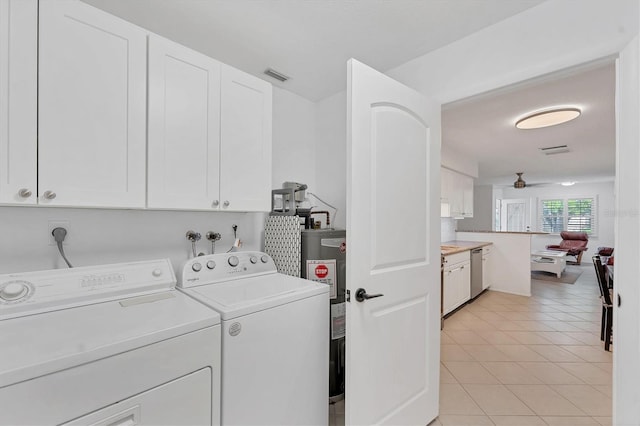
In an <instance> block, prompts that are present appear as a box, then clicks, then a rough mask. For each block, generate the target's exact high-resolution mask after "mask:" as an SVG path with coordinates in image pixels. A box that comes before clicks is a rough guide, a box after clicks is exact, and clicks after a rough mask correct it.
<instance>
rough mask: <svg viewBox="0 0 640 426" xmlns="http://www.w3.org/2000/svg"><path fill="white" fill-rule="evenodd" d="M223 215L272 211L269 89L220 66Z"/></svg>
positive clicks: (253, 79)
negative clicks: (224, 213) (226, 212)
mask: <svg viewBox="0 0 640 426" xmlns="http://www.w3.org/2000/svg"><path fill="white" fill-rule="evenodd" d="M221 92H222V93H221V96H222V98H221V100H222V103H221V119H220V127H221V130H220V135H221V138H220V201H221V206H220V207H221V210H223V211H225V210H231V211H269V210H270V209H271V121H272V118H271V117H272V87H271V84H269V83H267V82H266V81H263V80H260V79H258V78H256V77H254V76H252V75H250V74H247V73H244V72H242V71H239V70H237V69H235V68H232V67H229V66H227V65H222V80H221Z"/></svg>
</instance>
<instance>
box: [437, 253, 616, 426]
mask: <svg viewBox="0 0 640 426" xmlns="http://www.w3.org/2000/svg"><path fill="white" fill-rule="evenodd" d="M573 267H576V266H573ZM579 268H580V270H582V272H583V273H582V275H581V276H580V278H578V280H577V281H576V283H575V284H558V283H551V282H547V281H537V280H533V281H532V296H531V297H522V296H514V295H509V294H504V293H499V292H491V291H489V292H485V293H484V294H482V295H481V296H480V297H479V298H478V299H476V300H475V301H474V302H473V303H470V304H468V305H466V306H465V307H463V308H462V309H460V310H459V311H458V312H456V313H454V314H453V315H451V316H450V317H449V318H447V319H446V320H445V322H444V330H443V331H442V334H441V336H442V342H441V343H442V345H441V348H442V350H441V366H440V417H439V418H438V419H436V420H435V421H434V422H432V423H431V425H434V426H435V425H445V426H447V425H460V426H462V425H499V426H503V425H504V426H507V425H509V426H528V425H610V424H611V363H612V353H611V352H605V351H604V346H603V343H602V342H601V341H600V315H601V312H602V305H601V302H600V299H599V298H598V296H599V292H598V288H597V284H596V278H595V274H594V272H593V266H591V265H590V264H589V263H584V264H583V265H581V266H580V267H579Z"/></svg>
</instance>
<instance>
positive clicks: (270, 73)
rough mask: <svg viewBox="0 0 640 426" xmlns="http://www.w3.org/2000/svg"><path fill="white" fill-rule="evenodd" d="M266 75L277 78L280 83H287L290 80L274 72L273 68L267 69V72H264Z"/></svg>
mask: <svg viewBox="0 0 640 426" xmlns="http://www.w3.org/2000/svg"><path fill="white" fill-rule="evenodd" d="M264 73H265V74H266V75H268V76H269V77H271V78H275V79H276V80H278V81H281V82H283V83H284V82H285V81H287V80H289V77H287V76H286V75H284V74H282V73H280V72H278V71H276V70H274V69H273V68H267V69H266V71H265V72H264Z"/></svg>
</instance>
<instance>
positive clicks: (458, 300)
mask: <svg viewBox="0 0 640 426" xmlns="http://www.w3.org/2000/svg"><path fill="white" fill-rule="evenodd" d="M442 297H443V301H442V308H443V309H442V310H443V314H444V315H446V314H448V313H449V312H451V311H453V310H454V309H456V308H457V307H459V306H461V305H463V304H464V303H466V302H467V301H468V300H469V299H470V298H471V260H470V254H469V251H464V252H462V253H456V254H452V255H448V256H445V264H444V275H443V282H442Z"/></svg>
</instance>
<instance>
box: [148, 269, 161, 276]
mask: <svg viewBox="0 0 640 426" xmlns="http://www.w3.org/2000/svg"><path fill="white" fill-rule="evenodd" d="M151 275H153V276H154V277H156V278H158V277H161V276H162V269H160V268H158V269H154V270H153V272H151Z"/></svg>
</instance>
